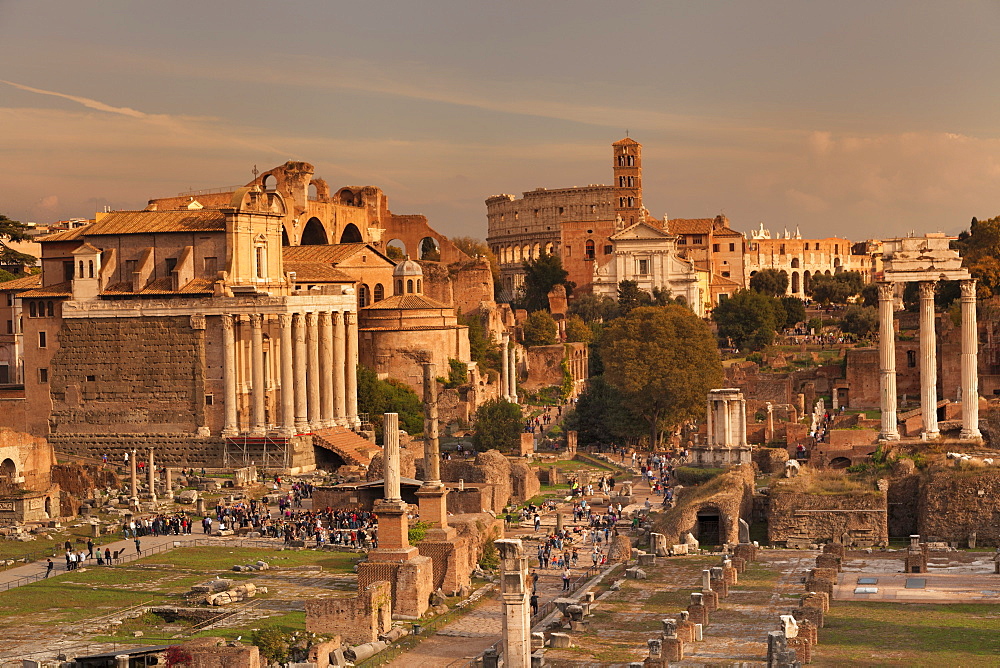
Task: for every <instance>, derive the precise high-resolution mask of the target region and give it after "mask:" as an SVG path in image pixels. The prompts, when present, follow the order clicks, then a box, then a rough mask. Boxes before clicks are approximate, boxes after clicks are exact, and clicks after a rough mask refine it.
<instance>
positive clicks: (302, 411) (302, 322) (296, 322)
mask: <svg viewBox="0 0 1000 668" xmlns="http://www.w3.org/2000/svg"><path fill="white" fill-rule="evenodd" d="M292 318H293V319H292V337H293V338H294V339H295V354H294V358H293V364H294V366H295V369H294V375H295V429H296V430H297V431H299V432H300V433H301V432H306V431H309V408H308V404H307V399H306V316H305V314H304V313H296V314H294V315H293V316H292Z"/></svg>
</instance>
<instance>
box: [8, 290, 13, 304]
mask: <svg viewBox="0 0 1000 668" xmlns="http://www.w3.org/2000/svg"><path fill="white" fill-rule="evenodd" d="M13 305H14V295H12V294H11V293H9V292H8V293H7V306H13Z"/></svg>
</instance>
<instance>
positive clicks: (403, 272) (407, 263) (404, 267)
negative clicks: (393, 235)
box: [392, 258, 424, 276]
mask: <svg viewBox="0 0 1000 668" xmlns="http://www.w3.org/2000/svg"><path fill="white" fill-rule="evenodd" d="M392 275H393V276H423V275H424V270H423V269H421V268H420V265H419V264H417V263H416V262H414V261H413V260H411V259H410V258H406V259H405V260H403V261H402V262H400V263H399V264H397V265H396V268H395V269H393V271H392Z"/></svg>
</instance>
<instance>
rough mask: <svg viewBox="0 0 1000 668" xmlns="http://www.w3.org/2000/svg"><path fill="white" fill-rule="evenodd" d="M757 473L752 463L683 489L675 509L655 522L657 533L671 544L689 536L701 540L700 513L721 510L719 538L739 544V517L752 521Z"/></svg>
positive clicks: (719, 511) (671, 509) (668, 511)
mask: <svg viewBox="0 0 1000 668" xmlns="http://www.w3.org/2000/svg"><path fill="white" fill-rule="evenodd" d="M753 483H754V471H753V466H752V465H751V464H742V465H740V466H736V467H733V468H731V469H729V470H728V471H726V472H725V473H722V474H720V475H718V476H716V477H715V478H713V479H712V480H710V481H708V482H706V483H703V484H701V485H699V486H697V487H685V488H683V489H682V490H680V492H679V494H678V496H677V500H676V503H675V504H674V507H673V508H670V509H669V510H667V511H666V512H665V513H663V515H662V516H661V517H660V518H658V519H657V520H656V522H655V527H656V532H657V533H661V534H663V535H664V536H666V539H667V543H668V544H671V545H675V544H677V543H681V542H683V540H682V538H683V536H684V534H685V533H687V532H691V533H692V534H695V537H696V538H697V535H696V534H697V525H698V512H699V511H701V510H706V509H714V510H718V513H719V521H720V522H721V526H720V528H719V538H720V540H721V541H723V542H726V543H737V542H739V522H738V521H737V520H738V519H739V518H741V517H742V518H744V519H746V520H747V521H749V518H750V515H751V510H752V495H753Z"/></svg>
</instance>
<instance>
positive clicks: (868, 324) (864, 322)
mask: <svg viewBox="0 0 1000 668" xmlns="http://www.w3.org/2000/svg"><path fill="white" fill-rule="evenodd" d="M840 329H841V330H842V331H844V332H847V333H848V334H854V335H855V336H857V337H858V338H859V339H864V338H867V337H868V336H869V335H870V334H873V333H875V332H876V331H878V309H877V308H874V307H872V306H857V305H854V306H848V307H847V310H846V311H844V319H843V321H842V322H841V323H840Z"/></svg>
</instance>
